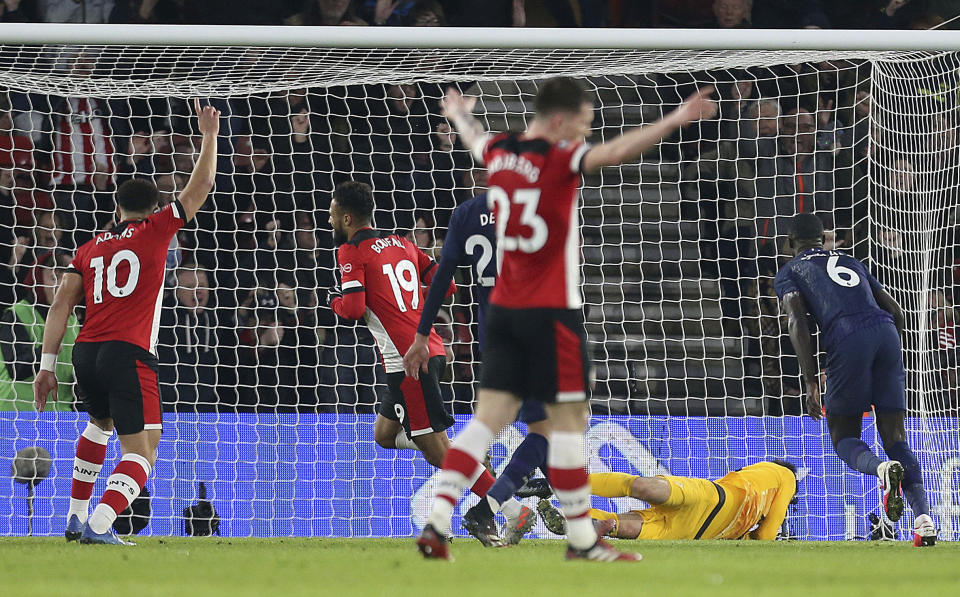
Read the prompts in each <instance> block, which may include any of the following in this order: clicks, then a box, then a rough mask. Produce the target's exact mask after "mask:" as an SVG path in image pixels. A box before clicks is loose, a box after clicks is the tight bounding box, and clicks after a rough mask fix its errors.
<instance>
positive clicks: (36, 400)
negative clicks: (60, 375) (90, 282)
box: [33, 272, 83, 412]
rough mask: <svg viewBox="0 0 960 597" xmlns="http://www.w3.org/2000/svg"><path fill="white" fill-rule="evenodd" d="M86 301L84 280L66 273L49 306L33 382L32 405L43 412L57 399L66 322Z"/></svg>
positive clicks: (76, 275)
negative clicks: (48, 403)
mask: <svg viewBox="0 0 960 597" xmlns="http://www.w3.org/2000/svg"><path fill="white" fill-rule="evenodd" d="M81 300H83V278H81V277H80V274H76V273H73V272H67V273H66V274H64V276H63V281H62V282H61V283H60V288H58V289H57V294H56V296H54V298H53V304H52V305H50V313H49V314H48V315H47V323H46V325H45V326H44V328H43V351H42V356H41V358H40V371H39V372H37V377H36V378H35V379H34V380H33V405H34V406H35V407H36V408H37V410H39V411H40V412H43V409H44V407H45V406H46V405H47V398H48V397H49V396H50V394H51V393H53V399H54V400H56V399H57V374H56V372H55V367H56V362H57V355H59V354H60V347H61V344H63V336H64V334H65V333H66V331H67V320H68V319H69V318H70V314H71V313H73V309H74V307H76V306H77V305H78V304H79V303H80V301H81Z"/></svg>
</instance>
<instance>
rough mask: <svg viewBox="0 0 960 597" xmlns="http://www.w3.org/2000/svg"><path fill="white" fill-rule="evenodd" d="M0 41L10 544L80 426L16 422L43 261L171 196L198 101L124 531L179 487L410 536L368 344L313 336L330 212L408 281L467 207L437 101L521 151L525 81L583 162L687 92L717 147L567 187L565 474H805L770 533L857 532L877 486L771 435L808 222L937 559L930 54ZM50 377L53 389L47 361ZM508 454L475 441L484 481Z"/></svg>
mask: <svg viewBox="0 0 960 597" xmlns="http://www.w3.org/2000/svg"><path fill="white" fill-rule="evenodd" d="M0 39H2V40H3V43H2V45H0V198H3V199H4V200H5V202H3V203H2V205H3V206H4V209H7V212H5V213H9V214H10V218H11V219H10V222H11V225H12V229H11V230H7V231H6V232H4V234H5V236H3V237H0V250H2V252H0V257H2V258H3V260H6V261H7V262H8V263H9V264H12V265H10V267H8V268H7V270H4V271H5V272H7V271H8V272H9V275H8V276H7V277H6V278H4V279H3V280H0V291H2V292H0V304H2V306H3V307H5V308H6V307H8V306H9V305H14V307H13V308H12V309H11V310H9V311H7V313H8V315H7V316H5V317H3V318H2V319H0V350H2V352H0V355H2V360H3V362H2V365H0V444H2V445H6V446H9V447H10V450H11V451H10V454H9V455H8V456H10V457H12V455H13V453H14V452H16V451H17V450H19V449H21V448H24V447H29V446H34V445H36V446H41V447H44V448H46V449H47V450H48V451H49V452H50V454H51V457H52V459H53V469H52V470H53V471H54V472H55V473H56V474H53V473H52V474H51V475H50V479H49V480H47V481H45V482H44V483H42V484H40V485H39V486H38V487H37V490H36V498H35V515H34V516H35V520H34V521H33V527H32V528H33V529H34V531H35V532H38V533H41V534H59V533H60V532H61V530H62V526H63V523H64V519H65V513H66V509H67V508H66V505H67V500H68V498H69V491H70V476H69V475H70V473H69V471H70V470H71V462H72V458H73V443H74V441H75V439H76V437H77V433H78V432H79V430H80V429H81V428H82V422H83V420H84V418H85V415H84V413H82V412H76V411H75V406H76V405H71V400H72V398H71V396H70V393H69V392H66V393H65V394H64V396H62V401H61V403H60V404H59V405H58V406H57V409H56V410H54V411H52V412H48V413H43V414H37V413H33V412H32V409H31V408H30V407H29V399H28V396H29V395H30V394H29V381H30V379H32V371H33V370H34V368H35V363H34V360H35V359H34V356H35V353H36V352H37V350H35V348H36V347H35V346H34V345H33V344H31V342H33V343H34V344H35V342H36V340H35V338H33V337H32V336H31V335H30V334H31V333H33V332H32V331H31V330H34V331H35V330H36V329H37V328H36V327H31V325H30V321H27V320H28V319H29V318H30V317H37V316H39V317H41V318H42V316H43V313H44V307H43V305H44V304H45V303H46V304H48V303H49V300H50V296H51V290H52V288H53V284H55V282H56V276H55V275H54V274H55V272H54V270H55V269H56V268H50V267H48V265H49V264H52V263H59V262H58V259H61V258H62V257H61V256H59V255H54V256H53V257H49V256H45V255H46V253H47V252H48V251H49V250H50V249H51V248H54V247H60V248H62V249H63V250H64V251H63V253H64V254H67V253H69V252H70V250H71V249H73V248H74V247H75V244H76V243H78V242H82V241H83V240H85V239H86V238H89V237H90V236H91V234H92V233H93V232H94V231H97V230H101V229H103V228H104V227H105V226H108V225H110V222H111V220H112V212H113V209H114V204H113V195H112V191H113V190H114V189H115V187H116V186H117V184H119V183H120V182H122V181H123V180H125V179H127V178H130V177H134V176H136V177H145V178H150V179H151V180H153V181H154V182H155V183H156V184H157V186H158V188H159V189H160V191H161V196H162V200H163V201H169V200H171V199H172V198H173V197H175V196H176V193H177V192H178V191H179V190H182V188H183V184H184V183H185V181H186V179H187V177H188V176H189V173H190V171H191V169H192V164H193V160H194V156H195V153H196V152H197V151H198V149H199V146H198V144H197V139H196V133H197V131H196V130H195V122H194V121H193V120H192V119H191V111H190V103H189V102H188V101H187V100H189V99H190V98H194V97H200V98H201V99H202V101H204V102H210V103H211V104H212V105H214V106H215V107H217V108H218V109H220V110H221V112H222V114H223V122H222V125H221V138H220V144H219V145H220V156H219V159H218V168H217V172H218V176H217V182H216V188H215V190H214V192H213V193H212V194H211V197H210V199H208V202H207V204H206V205H205V207H204V209H203V210H201V212H200V213H199V214H198V217H197V226H196V228H195V229H192V230H189V231H185V232H183V233H182V234H180V235H178V237H177V239H176V242H175V243H173V244H172V245H171V247H170V249H169V252H168V277H167V286H166V298H165V301H164V307H163V318H162V319H161V330H160V346H159V348H158V353H159V357H160V361H161V373H160V381H161V394H162V398H163V402H164V408H165V413H164V426H165V433H164V439H163V441H162V442H161V445H160V453H159V458H158V464H157V468H156V473H155V475H154V478H153V479H152V480H151V481H150V482H149V483H148V487H149V488H150V492H151V495H152V504H153V517H152V521H151V524H150V526H149V527H148V530H147V531H146V532H150V533H153V534H158V535H168V534H178V533H180V532H182V529H183V527H182V515H181V513H182V511H183V509H184V508H185V507H187V506H189V505H191V504H192V503H193V502H194V501H195V500H196V499H197V492H196V488H197V485H198V483H200V482H203V483H205V484H206V487H207V491H208V494H207V495H208V498H209V499H210V500H211V502H212V503H213V505H214V507H215V508H216V509H217V511H218V512H219V514H220V517H221V519H222V525H221V532H223V533H224V534H227V535H231V536H357V537H363V536H407V535H412V534H414V533H415V532H416V530H417V526H418V525H420V524H421V523H422V520H423V517H424V516H425V513H426V511H427V508H428V504H429V499H430V496H431V491H432V482H433V481H432V479H433V473H434V471H433V470H432V469H431V467H429V465H427V464H426V463H425V462H424V461H423V459H422V458H421V457H420V456H419V455H416V454H415V453H413V452H409V451H402V452H393V451H389V450H383V449H381V448H379V447H378V446H376V445H375V443H374V441H373V421H374V416H375V414H374V413H375V410H374V409H375V405H376V403H377V401H378V400H379V398H380V397H381V396H382V395H383V393H384V392H385V391H386V388H385V384H384V379H383V375H382V372H381V370H380V369H379V365H378V363H379V357H378V355H377V353H376V349H375V348H374V346H375V344H374V340H373V338H372V337H371V335H370V334H369V332H368V331H367V330H366V328H365V326H364V325H363V324H359V325H353V324H351V323H349V322H344V321H338V320H337V319H336V318H335V317H334V316H333V315H332V313H331V312H330V311H329V310H327V309H324V308H323V307H322V306H321V304H322V299H323V297H324V295H325V294H326V292H327V290H328V289H330V288H332V287H334V286H335V285H336V284H337V280H338V277H337V272H336V271H335V259H334V250H335V247H334V246H333V242H332V238H331V235H330V231H329V226H328V224H327V217H328V213H327V209H328V206H329V201H330V193H331V191H332V190H333V188H334V186H335V185H336V184H337V183H339V182H342V181H343V180H347V179H357V180H360V181H363V182H367V183H369V184H370V185H371V186H372V187H373V189H374V191H375V198H376V203H377V209H376V212H375V223H376V225H377V226H378V227H379V228H383V229H386V230H390V231H394V230H397V231H399V232H400V233H401V234H408V235H409V236H410V238H411V239H413V240H414V241H415V242H416V243H417V244H418V245H419V246H421V247H423V248H424V249H425V250H426V251H428V252H431V253H433V254H439V247H440V245H441V243H442V240H443V236H444V231H445V228H446V223H447V221H448V220H449V217H450V213H451V211H452V209H453V208H454V207H455V206H456V205H458V204H459V203H461V202H462V201H464V200H465V199H467V198H469V197H470V196H472V195H474V194H476V193H479V192H482V191H483V189H484V184H485V183H484V180H483V179H484V177H483V170H482V168H479V167H477V166H476V165H474V164H473V162H472V160H471V158H470V156H469V154H468V153H467V152H466V151H465V150H464V149H463V148H462V146H461V145H460V144H459V143H458V141H457V139H456V135H455V134H453V133H452V132H451V131H450V129H449V126H448V125H447V123H446V122H445V121H444V119H443V118H442V117H441V116H440V111H439V101H440V99H441V97H442V94H443V93H444V91H445V89H446V88H447V87H448V86H450V85H456V86H459V87H460V88H461V89H462V90H463V91H464V92H465V93H468V94H471V95H477V96H478V97H479V101H478V105H477V115H478V116H479V117H480V118H481V119H482V120H483V121H484V123H485V125H486V127H487V128H488V129H490V130H496V131H501V130H507V129H522V128H523V127H524V126H525V124H526V122H527V121H528V120H529V118H530V117H531V116H532V111H531V100H532V97H533V94H534V93H535V92H536V89H537V86H538V84H539V82H540V81H542V80H544V79H546V78H548V77H551V76H557V75H566V76H574V77H578V78H581V79H583V80H584V81H586V83H587V84H588V86H589V87H590V88H591V90H592V91H593V92H594V95H595V98H596V100H595V101H596V110H595V119H594V122H593V130H592V133H591V137H590V139H589V140H590V141H591V142H599V141H602V140H606V139H610V138H612V137H613V136H615V135H617V134H620V133H622V132H623V131H625V130H627V129H629V128H631V127H634V126H638V125H642V124H643V123H647V122H651V121H652V120H655V119H656V118H658V117H660V116H661V115H662V114H664V113H665V112H667V111H669V110H670V109H672V107H673V106H675V105H676V104H678V103H679V102H680V101H681V100H682V99H683V98H684V97H685V96H686V95H688V94H689V93H691V92H692V91H693V90H694V89H696V88H697V87H703V86H705V85H713V86H715V87H716V88H717V97H718V102H719V104H720V110H719V116H718V118H717V119H716V120H713V121H709V122H703V123H699V124H698V125H694V126H691V127H688V128H687V129H684V130H682V131H679V132H678V133H677V134H675V135H673V136H671V137H669V138H666V139H664V140H663V141H662V142H661V143H660V144H659V145H658V146H657V147H656V148H654V149H652V150H651V151H649V152H647V153H646V154H645V155H644V156H643V157H642V158H641V159H640V160H639V161H638V162H637V163H635V164H628V165H624V166H621V167H616V168H605V169H603V170H602V171H601V172H600V173H598V174H596V175H591V176H586V177H584V180H583V185H582V191H581V194H580V222H581V241H582V242H581V245H582V250H581V262H582V292H583V295H584V298H585V304H586V305H587V306H588V317H587V331H588V335H589V340H590V352H591V355H592V356H593V359H594V364H595V369H596V388H595V390H594V393H593V397H592V400H591V406H592V409H593V415H594V416H593V418H592V419H591V426H590V430H589V433H588V449H589V451H590V454H589V456H590V463H591V468H592V469H594V470H618V471H625V472H636V473H639V474H676V475H691V476H703V477H711V478H716V477H720V476H722V475H723V474H725V473H726V472H729V471H730V470H733V469H736V468H738V467H741V466H744V465H746V464H750V463H753V462H756V461H760V460H766V459H772V458H787V459H788V460H791V461H793V462H795V463H796V464H797V465H798V466H799V467H800V469H801V471H802V473H803V475H804V478H803V480H802V481H801V484H800V499H799V504H798V505H797V506H796V508H794V509H792V510H791V513H790V515H789V517H788V527H789V529H790V533H791V535H792V536H795V537H799V538H804V539H843V538H852V537H856V536H863V535H865V534H867V533H868V531H869V529H868V527H867V523H866V516H867V515H868V514H869V513H871V512H874V511H876V510H877V505H878V503H879V501H878V500H879V498H878V493H877V490H876V487H875V486H874V483H872V482H871V479H867V478H864V477H863V476H861V475H859V474H857V473H853V472H852V471H849V470H847V469H846V467H845V465H843V464H842V463H841V462H840V460H839V459H838V458H837V457H836V456H835V455H834V454H833V451H832V447H831V445H830V438H829V434H828V433H827V432H826V427H825V425H823V424H821V423H816V422H813V421H811V420H809V418H803V417H801V415H800V413H801V412H802V399H801V397H800V395H799V391H800V390H801V385H800V383H799V380H798V368H797V363H796V359H795V357H793V356H792V352H791V349H790V347H789V340H788V339H787V337H786V326H785V322H784V321H783V319H782V317H781V315H780V313H779V310H778V306H777V302H776V299H775V296H773V294H772V277H773V275H774V274H775V272H776V269H777V267H778V265H779V264H780V263H782V261H783V258H784V256H785V253H784V247H783V240H784V236H785V225H786V223H787V222H788V221H789V218H790V216H792V215H793V214H795V213H797V212H799V211H805V212H806V211H812V212H814V213H817V214H818V215H820V216H821V218H822V219H823V220H824V221H825V222H826V224H827V228H828V230H829V234H830V242H832V243H834V244H836V246H839V247H840V248H842V249H846V250H849V251H852V253H853V254H854V255H855V256H856V257H858V258H861V259H863V260H864V261H865V262H866V263H867V264H868V266H869V267H870V269H871V271H872V272H873V273H874V274H875V275H877V277H878V278H879V279H880V280H881V282H882V283H883V284H885V285H886V287H887V288H888V289H889V290H890V291H891V293H892V294H893V295H894V297H895V298H896V299H897V300H898V302H899V303H900V304H901V305H902V306H903V308H904V311H905V314H906V318H907V325H906V332H905V337H904V354H905V364H906V367H907V395H908V409H909V412H908V415H909V418H908V431H909V436H910V441H911V444H912V445H913V446H914V448H915V449H916V450H917V451H918V453H919V457H920V461H921V464H922V466H923V468H924V480H925V483H926V485H927V488H928V492H929V494H930V501H931V505H932V506H933V507H934V512H935V515H936V516H935V517H936V518H937V522H938V524H939V525H940V527H941V529H942V530H943V532H942V538H945V539H953V540H956V539H957V538H958V537H960V476H958V475H960V472H958V471H960V466H958V464H957V463H958V462H960V418H958V416H960V408H958V404H960V397H958V392H960V381H958V371H960V369H958V355H957V342H956V336H955V323H954V318H955V314H954V313H955V309H954V305H955V301H956V300H957V298H958V295H960V293H958V291H957V290H956V288H957V284H958V283H960V255H958V252H957V242H958V240H960V238H958V236H957V232H958V223H957V216H958V213H960V212H958V208H957V206H956V205H955V201H954V195H955V190H956V188H957V183H958V176H960V150H958V130H957V127H958V124H960V122H958V113H957V110H958V109H960V58H958V55H957V52H958V51H960V35H958V34H957V33H955V32H947V31H929V32H913V31H910V32H906V31H893V32H866V31H826V30H824V31H813V30H799V31H766V30H745V31H742V30H737V31H703V30H616V29H614V30H559V29H523V30H515V29H509V30H508V29H447V28H426V29H421V28H417V29H413V28H405V29H384V28H350V27H309V28H307V27H288V28H271V27H230V26H216V27H192V26H152V25H136V26H132V25H124V26H110V25H107V26H101V25H67V24H37V25H31V27H29V28H24V27H22V26H13V25H10V24H0ZM8 207H9V209H8ZM37 260H39V262H40V264H39V265H38V266H34V265H33V264H34V262H35V261H37ZM472 276H473V273H472V272H470V271H469V270H467V269H465V268H462V271H459V272H458V275H457V280H458V284H459V285H460V286H461V287H462V289H461V290H460V292H458V294H457V295H456V297H455V298H454V300H453V301H452V304H450V305H448V306H446V307H445V308H444V309H443V310H442V314H441V315H442V318H441V319H442V320H441V321H440V322H439V323H438V329H439V330H440V332H441V335H442V336H443V337H444V339H445V342H446V344H447V345H448V347H449V357H450V360H451V363H450V365H449V367H448V371H447V374H446V377H445V382H444V384H443V385H444V392H445V397H446V399H447V400H448V402H449V406H450V407H451V409H452V410H453V411H454V412H455V413H457V421H458V423H457V429H459V427H460V425H462V424H463V423H464V422H465V417H466V416H467V414H468V413H469V412H470V411H471V408H472V403H473V398H474V396H475V390H476V379H477V372H478V367H479V362H478V353H477V350H476V347H475V345H474V338H475V337H476V313H475V307H474V305H473V303H472V299H471V294H470V292H469V290H467V288H468V287H469V285H470V283H471V281H472ZM37 305H40V307H39V309H38V308H37ZM822 357H823V355H821V361H820V362H821V364H822V363H823V362H824V361H823V358H822ZM58 374H59V375H61V376H62V377H61V379H62V383H64V387H65V388H69V387H71V383H72V377H71V374H70V366H69V360H68V359H67V358H65V359H64V360H63V361H62V362H61V366H60V367H59V368H58ZM826 384H827V386H829V379H827V380H826ZM864 421H865V424H864V429H865V434H866V435H865V437H867V438H868V441H870V442H871V443H872V445H873V446H874V447H875V448H876V449H878V450H879V449H880V446H879V443H878V442H877V440H876V431H875V426H874V425H873V423H872V419H871V418H869V417H867V418H865V419H864ZM521 432H522V429H521V428H520V427H519V426H518V427H517V428H513V427H511V428H508V430H506V431H505V432H504V434H502V435H501V437H500V438H499V440H498V444H497V445H496V446H495V448H494V450H493V453H492V457H493V462H494V464H495V465H496V466H498V467H500V466H503V464H504V463H505V459H506V457H507V456H508V455H509V452H510V450H511V449H512V448H513V447H515V446H516V444H517V443H519V441H520V438H521V437H522V433H521ZM111 449H114V448H111ZM115 456H116V455H115V454H114V453H111V455H108V461H109V459H110V458H113V457H115ZM0 457H2V454H0ZM103 483H105V480H104V479H100V480H99V481H98V485H97V487H96V488H95V493H97V492H99V491H101V490H102V484H103ZM21 494H22V491H20V489H19V487H16V486H10V485H6V486H4V485H3V484H0V514H2V516H0V534H6V535H14V534H23V533H25V532H26V529H27V528H29V527H28V523H27V515H26V509H25V508H26V506H25V504H26V502H25V501H24V500H25V498H24V497H23V495H21ZM468 503H469V502H468ZM597 504H598V505H603V506H612V507H614V508H617V509H623V508H627V507H629V506H630V504H628V503H627V502H626V501H622V502H617V503H615V504H612V505H611V504H608V503H606V502H604V501H598V502H597ZM909 518H910V517H909V516H905V517H904V521H903V522H902V523H901V524H900V530H901V532H902V533H905V532H906V531H907V529H908V525H909V524H910V522H912V519H911V520H910V521H908V520H907V519H909ZM535 532H536V533H537V534H538V535H539V536H544V537H547V536H550V535H549V533H548V532H547V531H546V529H545V528H543V527H542V526H538V527H537V528H536V529H535Z"/></svg>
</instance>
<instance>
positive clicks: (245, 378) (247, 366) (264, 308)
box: [237, 288, 311, 412]
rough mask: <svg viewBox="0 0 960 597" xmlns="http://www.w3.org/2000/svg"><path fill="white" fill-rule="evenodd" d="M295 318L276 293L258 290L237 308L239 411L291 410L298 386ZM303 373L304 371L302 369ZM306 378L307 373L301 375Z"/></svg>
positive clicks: (306, 389) (307, 389)
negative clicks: (283, 306)
mask: <svg viewBox="0 0 960 597" xmlns="http://www.w3.org/2000/svg"><path fill="white" fill-rule="evenodd" d="M295 327H296V321H295V320H291V319H289V313H287V312H286V311H285V310H283V309H281V307H280V301H279V299H278V298H277V295H276V292H274V291H273V290H268V289H263V288H261V289H258V290H257V291H256V292H255V293H253V294H252V295H251V298H250V299H249V300H248V301H247V303H246V304H244V305H243V306H242V308H241V309H240V311H239V328H240V335H239V336H240V337H239V339H240V344H241V346H240V348H239V350H238V358H239V365H240V366H239V368H238V376H239V394H240V399H239V404H238V406H237V408H238V409H239V410H255V411H257V412H264V411H272V412H279V411H287V412H289V411H294V410H296V408H297V404H298V403H299V391H300V390H305V391H310V389H311V388H301V386H300V382H299V380H300V379H301V372H299V371H298V359H297V346H296V341H297V334H296V331H295ZM302 373H306V372H302ZM303 379H305V380H307V381H309V376H306V377H303Z"/></svg>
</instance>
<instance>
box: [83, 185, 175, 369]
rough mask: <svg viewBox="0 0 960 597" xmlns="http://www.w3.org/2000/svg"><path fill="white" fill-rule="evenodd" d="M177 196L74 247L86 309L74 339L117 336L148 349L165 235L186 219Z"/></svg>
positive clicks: (156, 316)
mask: <svg viewBox="0 0 960 597" xmlns="http://www.w3.org/2000/svg"><path fill="white" fill-rule="evenodd" d="M183 213H184V212H183V206H182V205H181V204H180V202H179V201H174V202H173V203H172V204H170V205H168V206H166V207H164V208H163V209H161V210H160V211H158V212H157V213H155V214H153V215H151V216H150V217H148V218H146V219H143V220H128V221H125V222H120V223H119V224H118V225H117V226H116V227H115V228H114V229H113V230H111V231H109V232H101V233H100V234H98V235H97V236H95V237H94V238H93V239H92V240H90V241H88V242H86V243H84V244H83V246H81V247H80V248H79V249H77V254H76V256H75V257H74V258H73V262H72V263H71V264H70V266H71V269H73V270H74V271H76V272H77V273H79V274H80V276H81V277H82V278H83V294H84V297H85V298H86V306H87V312H86V317H85V318H84V322H83V328H82V329H81V330H80V335H79V336H77V342H107V341H110V340H119V341H122V342H129V343H130V344H135V345H137V346H139V347H140V348H143V349H144V350H148V351H150V352H152V353H154V352H155V349H156V346H157V332H158V330H159V326H160V303H161V298H162V296H163V278H164V271H165V269H166V261H167V248H168V247H169V246H170V239H171V238H173V235H174V234H176V233H177V231H178V230H180V228H182V227H183V226H184V224H186V221H185V220H184V218H183Z"/></svg>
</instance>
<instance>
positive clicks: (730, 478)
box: [537, 460, 797, 541]
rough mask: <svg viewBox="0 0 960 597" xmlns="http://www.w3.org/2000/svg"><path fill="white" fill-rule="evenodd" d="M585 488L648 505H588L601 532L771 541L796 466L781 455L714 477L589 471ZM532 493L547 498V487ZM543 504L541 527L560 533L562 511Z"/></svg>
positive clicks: (793, 492)
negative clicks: (618, 508)
mask: <svg viewBox="0 0 960 597" xmlns="http://www.w3.org/2000/svg"><path fill="white" fill-rule="evenodd" d="M537 481H542V479H537ZM590 491H591V493H593V495H596V496H599V497H605V498H619V497H632V498H634V499H638V500H641V501H644V502H646V503H648V504H650V507H649V508H644V509H643V510H631V511H629V512H622V513H615V512H607V511H605V510H598V509H596V508H594V509H592V510H590V517H591V518H593V519H594V520H596V521H597V532H598V533H600V534H601V535H610V536H611V537H618V538H620V539H646V540H683V539H756V540H760V541H772V540H773V539H776V538H777V531H779V530H780V526H781V525H782V524H783V521H784V519H785V518H786V516H787V506H788V505H789V504H790V503H791V502H792V501H793V499H794V496H795V495H796V493H797V467H795V466H794V465H793V464H791V463H789V462H787V461H786V460H774V461H772V462H758V463H756V464H751V465H749V466H745V467H743V468H742V469H738V470H736V471H733V472H731V473H727V474H726V475H724V476H723V477H722V478H720V479H717V480H716V481H708V480H706V479H698V478H696V477H674V476H668V475H658V476H656V477H638V476H636V475H628V474H626V473H592V474H591V475H590ZM537 495H539V496H540V497H548V496H549V488H546V491H545V492H542V493H538V494H537ZM541 504H543V502H541ZM546 505H547V508H543V507H541V508H539V510H540V513H541V514H542V515H543V520H544V522H545V523H547V528H548V529H550V531H551V532H553V533H555V534H557V535H562V534H564V532H565V529H564V526H565V525H564V524H563V516H561V515H560V513H559V512H556V510H555V509H554V508H553V505H552V504H550V503H549V502H546Z"/></svg>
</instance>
